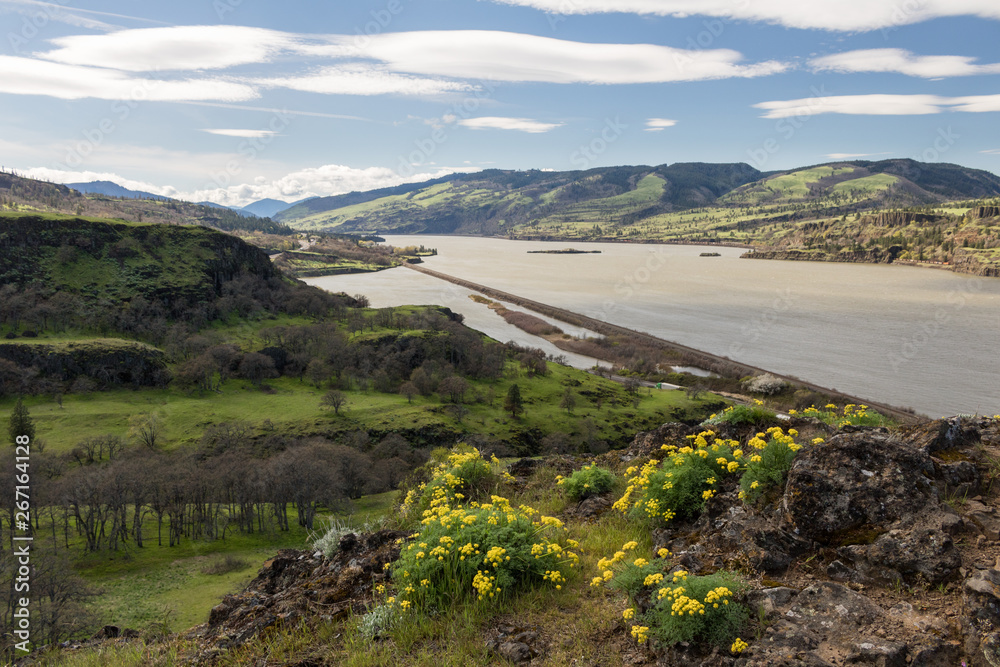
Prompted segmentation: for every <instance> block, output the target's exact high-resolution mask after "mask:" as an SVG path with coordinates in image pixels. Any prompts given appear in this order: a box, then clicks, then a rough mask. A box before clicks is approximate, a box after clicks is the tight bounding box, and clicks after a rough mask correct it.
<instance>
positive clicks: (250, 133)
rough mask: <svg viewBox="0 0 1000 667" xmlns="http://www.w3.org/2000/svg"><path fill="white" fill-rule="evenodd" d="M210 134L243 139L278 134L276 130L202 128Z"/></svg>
mask: <svg viewBox="0 0 1000 667" xmlns="http://www.w3.org/2000/svg"><path fill="white" fill-rule="evenodd" d="M202 132H208V133H209V134H218V135H219V136H222V137H239V138H241V139H259V138H260V137H273V136H274V135H276V134H278V133H277V132H275V131H274V130H202Z"/></svg>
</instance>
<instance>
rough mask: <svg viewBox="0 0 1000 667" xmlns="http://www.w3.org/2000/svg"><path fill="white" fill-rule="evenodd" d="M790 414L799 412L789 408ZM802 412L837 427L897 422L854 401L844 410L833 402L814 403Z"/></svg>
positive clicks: (884, 424)
mask: <svg viewBox="0 0 1000 667" xmlns="http://www.w3.org/2000/svg"><path fill="white" fill-rule="evenodd" d="M788 414H790V415H795V414H798V413H797V412H796V411H795V410H789V411H788ZM802 414H803V416H805V417H815V418H816V419H819V420H820V421H821V422H823V423H824V424H829V425H831V426H836V427H837V428H841V427H843V426H847V425H848V424H851V425H854V426H893V425H895V423H896V422H895V421H893V420H892V419H890V418H889V417H886V416H885V415H883V414H881V413H879V412H876V411H874V410H872V409H871V408H869V407H868V406H867V405H854V404H853V403H848V404H847V405H845V406H844V409H843V410H842V411H841V410H840V409H839V408H837V406H836V405H834V404H833V403H830V404H828V405H825V406H823V407H822V408H817V407H816V406H815V405H812V406H810V407H808V408H806V409H805V410H803V411H802Z"/></svg>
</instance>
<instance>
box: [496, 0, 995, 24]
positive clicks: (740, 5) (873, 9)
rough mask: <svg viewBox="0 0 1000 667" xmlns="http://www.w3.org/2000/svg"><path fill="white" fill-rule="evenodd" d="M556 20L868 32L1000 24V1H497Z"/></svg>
mask: <svg viewBox="0 0 1000 667" xmlns="http://www.w3.org/2000/svg"><path fill="white" fill-rule="evenodd" d="M494 1H495V2H499V3H502V4H506V5H517V6H521V7H533V8H535V9H540V10H542V11H545V12H549V13H552V14H599V13H610V12H624V13H630V14H645V15H651V16H676V17H684V16H691V15H696V16H697V15H700V16H714V17H719V18H728V19H737V20H745V21H759V22H763V23H773V24H777V25H782V26H785V27H788V28H801V29H814V30H830V31H845V32H855V31H868V30H879V29H882V28H891V27H895V26H900V25H909V24H913V23H920V22H922V21H929V20H931V19H935V18H941V17H946V16H977V17H979V18H984V19H994V20H997V19H1000V5H998V4H997V2H996V0H963V1H962V2H955V0H919V2H910V3H907V2H900V0H823V1H822V2H802V0H753V2H734V0H494Z"/></svg>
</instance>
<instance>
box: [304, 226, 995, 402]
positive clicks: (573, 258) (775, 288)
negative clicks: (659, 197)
mask: <svg viewBox="0 0 1000 667" xmlns="http://www.w3.org/2000/svg"><path fill="white" fill-rule="evenodd" d="M388 242H389V243H394V244H398V245H409V244H413V243H417V244H419V243H423V244H424V245H425V246H429V247H436V248H437V249H438V255H437V256H436V257H429V258H426V266H427V267H428V268H431V269H435V270H437V271H441V272H443V273H447V274H451V275H454V276H457V277H461V278H465V279H467V280H473V281H476V282H478V283H481V284H484V285H488V286H490V287H494V288H497V289H500V290H504V291H507V292H511V293H513V294H517V295H519V296H523V297H526V298H530V299H535V300H537V301H541V302H543V303H548V304H551V305H553V306H558V307H561V308H565V309H567V310H572V311H576V312H579V313H582V314H585V315H588V316H590V317H595V318H597V319H601V320H606V321H609V322H613V323H615V324H619V325H622V326H626V327H630V328H633V329H637V330H640V331H647V332H649V333H651V334H654V335H656V336H660V337H662V338H665V339H667V340H673V341H676V342H678V343H682V344H685V345H690V346H692V347H695V348H699V349H703V350H706V351H708V352H712V353H715V354H720V355H724V356H729V357H731V358H733V359H737V360H739V361H743V362H746V363H749V364H752V365H755V366H760V367H762V368H767V369H769V370H773V371H775V372H778V373H785V374H790V375H795V376H798V377H800V378H802V379H806V380H810V381H813V382H815V383H817V384H821V385H825V386H827V387H832V388H836V389H838V390H841V391H846V392H848V393H852V394H856V395H859V396H863V397H870V398H871V399H873V400H880V401H884V402H887V403H892V404H896V405H901V406H911V407H913V408H916V409H917V410H918V411H921V412H926V413H928V414H930V415H932V416H939V415H942V414H955V413H958V412H970V413H971V412H979V413H980V414H985V413H989V414H996V413H998V412H1000V355H998V354H996V348H997V344H998V343H1000V280H998V279H988V278H976V277H973V276H964V275H961V274H952V273H949V272H945V271H932V270H928V269H920V268H915V267H901V266H884V265H867V264H835V263H818V262H781V261H763V260H754V261H751V260H741V259H738V257H739V255H740V254H741V253H742V251H741V250H740V249H738V248H712V250H714V251H717V252H719V253H721V254H722V257H711V258H706V257H700V256H699V253H701V252H704V251H705V250H706V248H705V247H699V246H674V245H631V244H608V243H604V244H598V243H575V242H574V244H573V245H574V247H576V248H580V249H599V250H601V251H602V252H601V253H600V254H581V255H558V254H529V253H527V250H534V249H547V248H557V247H559V248H561V247H563V246H564V245H565V243H557V244H547V243H543V242H531V241H507V240H502V239H483V238H466V237H427V236H403V237H391V238H388ZM308 282H310V283H312V284H316V285H320V286H322V287H324V288H325V289H330V290H333V291H345V292H347V293H349V294H355V293H362V294H366V295H367V296H368V297H369V298H370V299H371V301H372V304H373V305H375V306H386V305H402V304H406V303H429V304H430V303H433V304H440V305H445V306H448V307H450V308H452V309H453V310H456V311H458V312H461V313H463V314H464V315H465V316H466V321H467V322H468V324H469V325H470V326H472V327H474V328H476V329H479V330H480V331H484V332H485V333H487V334H489V335H491V336H493V337H494V338H498V339H499V340H504V341H506V340H511V339H513V340H515V341H517V342H520V343H521V344H530V345H533V346H536V347H541V346H542V345H541V344H540V342H539V340H540V339H537V338H534V337H531V336H528V335H527V334H524V333H523V332H520V331H519V330H517V329H514V328H513V327H511V326H510V325H507V323H506V322H504V321H503V320H502V319H501V318H500V317H499V316H497V315H496V314H495V313H492V312H490V311H489V310H488V309H487V308H486V307H485V306H483V305H481V304H477V303H474V302H473V301H471V300H470V299H468V294H469V291H468V290H465V289H462V288H459V287H458V286H455V285H452V284H451V283H446V282H443V281H440V280H437V279H434V278H431V277H429V276H425V275H422V274H418V273H417V272H415V271H410V270H408V269H394V270H390V271H383V272H381V273H376V274H358V275H348V276H329V277H325V278H315V279H310V280H309V281H308ZM560 326H561V327H562V328H563V329H564V330H567V332H568V333H575V332H573V331H571V330H570V328H568V327H566V326H562V325H560ZM546 345H548V344H546ZM546 351H548V352H551V353H553V354H562V352H560V351H558V349H557V348H555V347H554V346H549V347H547V348H546ZM567 356H570V355H567ZM588 362H589V363H588ZM583 363H586V365H588V366H589V365H592V362H591V361H589V360H586V361H582V360H575V362H574V365H582V364H583Z"/></svg>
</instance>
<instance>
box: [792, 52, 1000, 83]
mask: <svg viewBox="0 0 1000 667" xmlns="http://www.w3.org/2000/svg"><path fill="white" fill-rule="evenodd" d="M975 61H976V59H975V58H970V57H966V56H918V55H915V54H913V53H911V52H910V51H906V50H904V49H865V50H861V51H847V52H845V53H837V54H833V55H829V56H823V57H821V58H814V59H813V60H810V61H809V64H810V65H811V66H812V67H813V69H815V70H818V71H832V72H896V73H899V74H906V75H908V76H919V77H923V78H925V79H934V78H941V77H951V76H973V75H977V74H1000V64H992V65H978V64H976V62H975Z"/></svg>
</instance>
